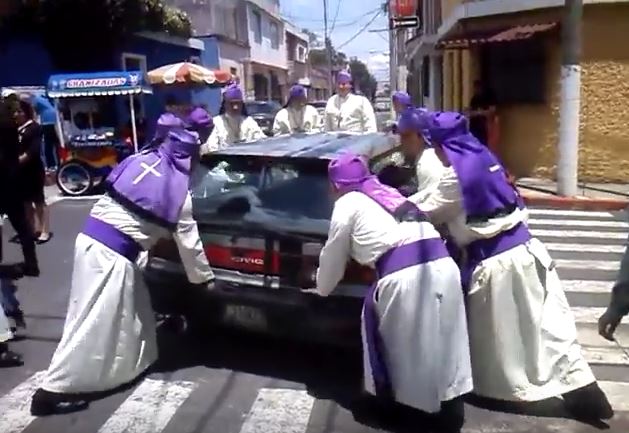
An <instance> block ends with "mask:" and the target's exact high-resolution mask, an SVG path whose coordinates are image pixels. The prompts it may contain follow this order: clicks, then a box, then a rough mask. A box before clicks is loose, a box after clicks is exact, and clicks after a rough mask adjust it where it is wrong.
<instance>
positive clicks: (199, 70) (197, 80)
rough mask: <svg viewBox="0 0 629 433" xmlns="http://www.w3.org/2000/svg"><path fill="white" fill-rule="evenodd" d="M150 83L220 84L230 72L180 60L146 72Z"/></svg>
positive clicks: (229, 78)
mask: <svg viewBox="0 0 629 433" xmlns="http://www.w3.org/2000/svg"><path fill="white" fill-rule="evenodd" d="M148 78H149V82H150V83H151V84H166V85H171V84H206V85H209V86H221V85H225V84H227V83H228V82H229V81H230V80H231V74H230V73H229V72H226V71H220V70H211V69H207V68H204V67H203V66H200V65H197V64H194V63H188V62H182V63H175V64H172V65H164V66H160V67H159V68H157V69H153V70H152V71H150V72H149V73H148Z"/></svg>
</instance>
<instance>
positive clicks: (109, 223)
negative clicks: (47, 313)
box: [31, 121, 214, 416]
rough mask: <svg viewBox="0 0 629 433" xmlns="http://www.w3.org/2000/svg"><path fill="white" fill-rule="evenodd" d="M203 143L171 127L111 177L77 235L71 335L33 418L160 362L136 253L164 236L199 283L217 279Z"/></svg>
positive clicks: (71, 405) (69, 407)
mask: <svg viewBox="0 0 629 433" xmlns="http://www.w3.org/2000/svg"><path fill="white" fill-rule="evenodd" d="M189 123H193V122H192V121H190V122H189ZM199 146H200V142H199V136H198V134H197V133H196V132H193V131H189V130H186V129H182V128H178V129H174V130H171V131H170V132H169V133H168V136H167V138H166V139H165V140H164V141H163V142H162V143H161V145H160V146H159V147H157V148H155V149H151V150H147V151H144V152H141V153H138V154H135V155H132V156H130V157H128V158H126V159H125V160H123V161H122V162H121V163H120V164H119V165H117V166H116V167H115V168H114V169H113V171H112V172H111V174H110V175H109V176H108V177H107V179H106V182H105V184H106V191H107V192H106V194H105V195H104V196H103V197H102V198H100V199H99V200H98V202H96V204H95V205H94V207H93V208H92V210H91V212H90V215H89V217H88V218H87V221H86V222H85V224H84V226H83V229H82V230H81V232H80V233H79V235H78V236H77V239H76V245H75V254H74V270H73V274H72V287H71V291H70V301H69V307H68V312H67V316H66V320H65V325H64V330H63V336H62V337H61V341H60V343H59V345H58V346H57V350H56V351H55V353H54V355H53V358H52V361H51V363H50V366H49V368H48V371H47V372H46V374H45V376H44V378H43V381H42V385H41V388H40V389H38V390H37V392H36V393H35V395H34V396H33V399H32V402H31V413H32V414H33V415H34V416H46V415H51V414H55V413H60V412H68V411H76V410H81V409H83V408H85V407H86V406H87V402H86V401H84V400H79V399H78V395H80V394H84V393H94V392H101V391H107V390H111V389H115V388H117V387H119V386H120V385H123V384H125V383H128V382H130V381H132V380H134V379H136V378H137V377H138V376H139V375H140V374H141V373H142V372H144V371H145V370H146V369H147V368H148V367H149V366H151V364H153V363H154V362H155V361H156V359H157V341H156V335H155V332H156V329H155V327H156V325H155V316H154V312H153V310H152V307H151V300H150V297H149V293H148V290H147V288H146V286H145V285H144V282H143V279H142V274H141V272H140V271H139V267H138V261H139V258H140V256H141V255H143V254H144V252H146V251H148V250H149V249H150V248H151V247H152V246H153V245H155V243H156V242H157V241H158V240H160V239H162V238H165V237H169V236H172V237H173V238H174V240H175V242H176V244H177V247H178V250H179V254H180V256H181V259H182V263H183V266H184V269H185V271H186V274H187V276H188V279H189V280H190V282H191V283H194V284H203V285H207V284H210V283H211V281H213V279H214V274H213V272H212V269H211V268H210V265H209V263H208V260H207V258H206V256H205V252H204V250H203V245H202V243H201V239H200V237H199V232H198V229H197V224H196V222H195V220H194V219H193V217H192V201H191V196H190V193H189V191H188V187H189V178H190V173H191V170H192V169H193V167H192V166H193V164H194V163H195V161H196V160H198V156H199Z"/></svg>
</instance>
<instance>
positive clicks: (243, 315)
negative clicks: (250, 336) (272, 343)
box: [223, 305, 267, 331]
mask: <svg viewBox="0 0 629 433" xmlns="http://www.w3.org/2000/svg"><path fill="white" fill-rule="evenodd" d="M223 320H224V321H225V322H226V323H228V324H231V325H235V326H238V327H243V328H246V329H251V330H256V331H263V330H265V329H266V328H267V321H266V316H265V314H264V312H263V311H261V310H260V309H258V308H254V307H248V306H244V305H228V306H227V307H226V308H225V313H224V315H223Z"/></svg>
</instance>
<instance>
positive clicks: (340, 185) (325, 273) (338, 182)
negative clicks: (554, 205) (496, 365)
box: [308, 153, 472, 432]
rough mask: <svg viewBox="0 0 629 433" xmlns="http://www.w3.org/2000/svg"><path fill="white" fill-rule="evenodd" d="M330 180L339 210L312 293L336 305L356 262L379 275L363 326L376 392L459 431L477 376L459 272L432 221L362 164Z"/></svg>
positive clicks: (341, 162)
mask: <svg viewBox="0 0 629 433" xmlns="http://www.w3.org/2000/svg"><path fill="white" fill-rule="evenodd" d="M328 172H329V179H330V184H331V189H332V191H333V195H334V197H335V204H334V210H333V212H332V218H331V222H330V230H329V234H328V240H327V242H326V244H325V246H324V247H323V249H322V250H321V255H320V259H319V269H318V271H317V287H316V289H314V290H308V292H314V293H317V294H319V295H321V296H328V295H329V294H330V293H331V292H332V291H333V290H334V288H335V287H336V286H337V284H338V283H339V281H340V280H341V278H342V277H343V274H344V272H345V265H346V263H347V261H348V259H349V258H350V257H351V258H353V259H354V260H356V261H357V262H358V263H360V264H363V265H367V266H371V267H375V269H376V273H377V276H378V280H377V282H376V283H375V284H374V285H373V286H372V287H371V289H370V290H369V291H368V292H367V294H366V296H365V303H364V309H363V316H362V322H363V326H362V331H363V332H362V334H363V360H364V363H363V365H364V386H365V389H366V391H367V392H368V393H370V394H372V395H375V396H376V397H380V398H382V399H384V400H385V401H391V400H394V401H395V402H398V403H400V404H402V405H406V406H410V407H413V408H416V409H419V410H421V411H424V412H428V413H433V414H439V415H438V416H436V419H437V421H438V423H439V424H441V425H442V427H443V429H442V431H444V432H450V431H452V432H455V431H459V429H460V427H461V425H462V424H463V421H464V419H463V418H464V414H463V402H462V401H461V399H460V398H459V397H460V396H462V395H463V394H466V393H468V392H470V391H471V390H472V372H471V365H470V353H469V347H468V344H469V343H468V335H467V325H466V322H465V307H464V304H463V292H462V290H461V284H460V277H459V270H458V268H457V266H456V263H455V262H454V261H453V260H452V258H451V257H450V256H449V255H448V252H447V250H446V248H445V245H444V243H443V241H442V240H441V238H440V237H439V233H438V232H437V230H435V228H434V227H433V226H432V224H431V223H430V222H428V220H427V219H426V216H425V215H424V214H423V213H422V212H421V211H419V209H418V208H417V206H415V205H414V204H412V203H410V202H408V201H407V200H406V199H405V198H404V197H403V196H402V195H401V194H400V193H399V192H398V191H397V190H395V189H393V188H391V187H388V186H385V185H383V184H381V183H380V182H379V181H378V179H377V178H376V177H375V176H373V175H371V173H370V172H369V169H368V167H367V165H366V163H365V161H364V160H363V159H362V158H361V157H359V156H358V155H355V154H351V153H350V154H343V155H341V156H339V157H338V158H336V159H334V160H333V161H331V162H330V165H329V168H328Z"/></svg>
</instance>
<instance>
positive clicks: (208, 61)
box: [193, 36, 221, 116]
mask: <svg viewBox="0 0 629 433" xmlns="http://www.w3.org/2000/svg"><path fill="white" fill-rule="evenodd" d="M199 39H201V40H202V41H203V43H204V44H205V51H203V52H202V53H201V54H200V57H201V64H202V65H203V66H205V67H206V68H209V69H218V68H219V67H220V61H219V52H218V41H217V40H216V38H215V37H212V36H208V37H201V38H199ZM193 102H194V103H195V104H206V105H207V107H208V110H209V111H210V113H212V115H214V116H216V115H217V114H218V110H219V109H220V107H221V91H220V90H219V89H209V88H206V89H201V90H198V91H196V92H195V93H194V95H193Z"/></svg>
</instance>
